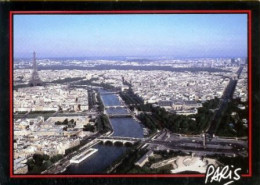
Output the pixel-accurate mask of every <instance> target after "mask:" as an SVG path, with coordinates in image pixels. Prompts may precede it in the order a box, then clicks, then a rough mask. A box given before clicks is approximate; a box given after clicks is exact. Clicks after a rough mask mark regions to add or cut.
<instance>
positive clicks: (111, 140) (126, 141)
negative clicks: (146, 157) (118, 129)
mask: <svg viewBox="0 0 260 185" xmlns="http://www.w3.org/2000/svg"><path fill="white" fill-rule="evenodd" d="M97 140H98V141H101V143H102V144H113V145H117V144H123V145H125V146H127V145H128V146H132V145H134V144H136V143H137V142H139V141H141V138H131V137H100V138H97Z"/></svg>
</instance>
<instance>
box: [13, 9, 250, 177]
mask: <svg viewBox="0 0 260 185" xmlns="http://www.w3.org/2000/svg"><path fill="white" fill-rule="evenodd" d="M224 13H225V14H247V20H248V24H247V26H248V28H247V30H248V48H247V49H248V104H249V122H248V130H249V135H248V142H249V146H248V152H249V156H248V160H249V172H248V173H247V174H242V175H241V176H242V177H252V67H251V66H252V64H251V62H252V29H251V26H252V17H251V10H108V11H72V10H62V11H9V21H10V22H9V52H10V56H9V66H10V70H9V73H10V76H9V77H10V81H9V89H10V178H149V177H150V178H163V177H173V178H176V177H180V178H181V177H182V178H185V177H205V175H204V174H86V175H85V174H84V175H77V174H70V175H62V174H61V175H55V174H54V175H51V174H48V175H42V174H39V175H18V174H14V173H13V15H14V14H224Z"/></svg>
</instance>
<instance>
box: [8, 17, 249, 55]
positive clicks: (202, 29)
mask: <svg viewBox="0 0 260 185" xmlns="http://www.w3.org/2000/svg"><path fill="white" fill-rule="evenodd" d="M13 31H14V32H13V37H14V58H31V57H32V52H33V51H36V53H37V58H67V57H70V58H73V57H74V56H77V57H79V58H82V57H99V58H102V57H103V58H105V57H126V56H129V57H131V56H133V57H139V58H142V57H147V56H149V57H160V56H162V57H167V56H168V57H173V58H233V57H247V14H131V15H127V14H123V15H122V14H121V15H113V14H106V15H102V14H100V15H94V14H88V15H66V14H65V15H50V14H46V15H14V27H13ZM74 58H75V57H74Z"/></svg>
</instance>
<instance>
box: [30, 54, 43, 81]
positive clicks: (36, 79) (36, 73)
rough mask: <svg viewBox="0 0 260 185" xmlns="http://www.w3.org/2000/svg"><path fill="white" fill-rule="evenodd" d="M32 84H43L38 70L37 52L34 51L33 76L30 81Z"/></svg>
mask: <svg viewBox="0 0 260 185" xmlns="http://www.w3.org/2000/svg"><path fill="white" fill-rule="evenodd" d="M29 85H30V86H41V85H43V84H42V81H41V79H40V77H39V74H38V71H37V64H36V53H35V52H33V72H32V77H31V80H30V82H29Z"/></svg>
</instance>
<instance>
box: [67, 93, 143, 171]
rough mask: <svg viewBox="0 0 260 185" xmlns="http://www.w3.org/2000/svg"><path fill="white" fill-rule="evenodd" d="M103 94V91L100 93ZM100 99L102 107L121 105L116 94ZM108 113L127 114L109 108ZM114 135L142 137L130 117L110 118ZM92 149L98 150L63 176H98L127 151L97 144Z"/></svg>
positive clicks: (119, 147) (123, 109) (68, 169)
mask: <svg viewBox="0 0 260 185" xmlns="http://www.w3.org/2000/svg"><path fill="white" fill-rule="evenodd" d="M101 92H104V91H101ZM101 99H102V101H103V104H104V106H119V105H122V102H120V100H119V98H118V96H117V95H116V94H103V95H102V94H101ZM107 112H108V113H119V114H124V113H127V110H126V109H125V108H109V109H108V110H107ZM110 123H111V124H112V127H113V130H114V133H113V136H123V137H136V138H142V137H143V128H142V126H141V125H140V124H139V123H138V122H137V121H135V120H134V119H133V118H131V117H126V118H110ZM94 148H97V149H98V152H96V153H95V154H93V155H92V156H90V157H89V158H87V159H85V160H84V161H82V162H81V163H79V164H72V165H70V166H69V167H68V168H67V170H66V171H65V172H64V174H88V173H90V174H100V173H104V170H105V169H107V168H108V167H109V166H110V165H111V164H112V163H113V162H114V161H115V160H116V159H117V158H119V157H120V156H122V155H124V154H125V152H126V151H127V147H123V146H107V145H102V144H97V145H95V146H94Z"/></svg>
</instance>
